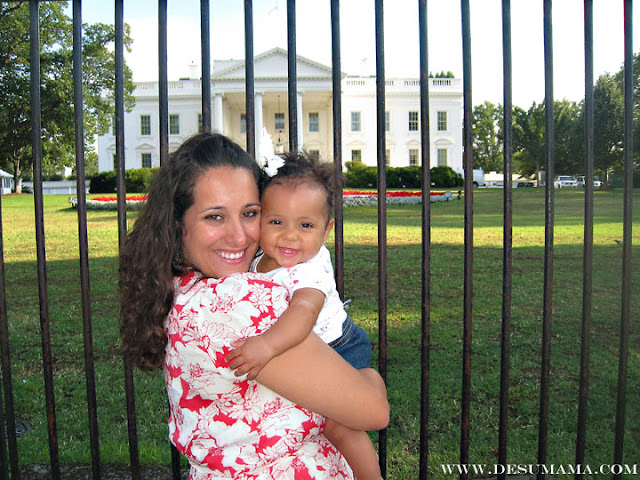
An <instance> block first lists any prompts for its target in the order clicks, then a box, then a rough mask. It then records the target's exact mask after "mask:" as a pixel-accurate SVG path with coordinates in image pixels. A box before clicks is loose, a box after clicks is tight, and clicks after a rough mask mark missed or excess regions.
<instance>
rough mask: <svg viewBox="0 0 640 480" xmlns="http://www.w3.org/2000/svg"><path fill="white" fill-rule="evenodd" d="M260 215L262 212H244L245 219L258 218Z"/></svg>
mask: <svg viewBox="0 0 640 480" xmlns="http://www.w3.org/2000/svg"><path fill="white" fill-rule="evenodd" d="M258 215H260V210H249V211H247V212H244V217H245V218H253V217H257V216H258Z"/></svg>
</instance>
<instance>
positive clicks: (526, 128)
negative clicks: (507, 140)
mask: <svg viewBox="0 0 640 480" xmlns="http://www.w3.org/2000/svg"><path fill="white" fill-rule="evenodd" d="M544 135H545V126H544V104H542V103H541V104H537V103H536V102H533V105H532V106H531V107H530V108H529V110H528V111H524V110H523V109H522V108H520V107H513V170H514V171H515V172H517V173H519V174H521V175H524V176H525V177H531V176H533V175H536V176H538V178H540V177H539V173H540V170H541V169H542V166H543V165H544V160H545V153H544Z"/></svg>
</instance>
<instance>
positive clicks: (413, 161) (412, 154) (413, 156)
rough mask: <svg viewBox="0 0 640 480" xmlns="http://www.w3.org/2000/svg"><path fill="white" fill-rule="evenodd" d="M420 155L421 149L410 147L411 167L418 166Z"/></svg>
mask: <svg viewBox="0 0 640 480" xmlns="http://www.w3.org/2000/svg"><path fill="white" fill-rule="evenodd" d="M418 156H419V151H418V149H417V148H410V149H409V166H410V167H417V166H418Z"/></svg>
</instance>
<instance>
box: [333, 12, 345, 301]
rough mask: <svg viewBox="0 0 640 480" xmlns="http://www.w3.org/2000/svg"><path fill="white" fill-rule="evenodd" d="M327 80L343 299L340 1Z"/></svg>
mask: <svg viewBox="0 0 640 480" xmlns="http://www.w3.org/2000/svg"><path fill="white" fill-rule="evenodd" d="M331 78H332V93H333V95H332V99H331V100H332V103H333V165H334V168H335V171H334V173H335V182H336V191H335V202H334V204H335V207H334V208H335V216H336V223H335V227H334V228H335V234H334V237H335V255H334V260H335V269H336V288H337V289H338V292H339V293H340V298H342V299H344V238H343V235H344V233H343V232H344V225H343V218H344V214H343V206H342V201H343V200H342V186H343V181H344V180H343V178H342V72H341V70H340V0H331Z"/></svg>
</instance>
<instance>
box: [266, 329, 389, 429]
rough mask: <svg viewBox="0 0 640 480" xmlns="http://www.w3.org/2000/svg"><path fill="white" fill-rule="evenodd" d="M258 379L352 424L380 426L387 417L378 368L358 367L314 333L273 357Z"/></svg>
mask: <svg viewBox="0 0 640 480" xmlns="http://www.w3.org/2000/svg"><path fill="white" fill-rule="evenodd" d="M256 380H257V381H258V382H260V383H261V384H262V385H264V386H266V387H268V388H270V389H271V390H273V391H274V392H276V393H278V394H280V395H282V396H283V397H285V398H287V399H289V400H291V401H292V402H294V403H297V404H298V405H300V406H302V407H304V408H307V409H309V410H311V411H314V412H316V413H319V414H321V415H324V416H325V417H328V418H331V419H333V420H335V421H336V422H338V423H341V424H343V425H345V426H347V427H349V428H352V429H354V430H380V429H382V428H385V427H386V426H387V425H388V423H389V402H388V401H387V392H386V387H385V385H384V382H383V380H382V378H381V377H380V375H379V374H378V372H376V371H375V370H373V369H363V370H356V369H355V368H353V367H352V366H351V365H349V364H348V363H347V362H346V361H345V360H344V359H343V358H342V357H341V356H340V355H338V354H337V353H336V352H335V351H333V349H332V348H331V347H329V346H328V345H327V344H325V343H324V342H323V341H322V340H320V338H319V337H318V336H317V335H315V334H313V333H312V334H310V335H309V336H308V337H307V338H306V339H305V340H303V341H302V342H301V343H300V344H299V345H297V346H295V347H293V348H291V349H289V350H287V351H285V352H284V353H282V354H281V355H278V356H276V357H274V358H273V359H271V361H270V362H269V363H267V365H265V367H264V368H263V369H262V370H261V371H260V373H259V374H258V376H257V377H256Z"/></svg>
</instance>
